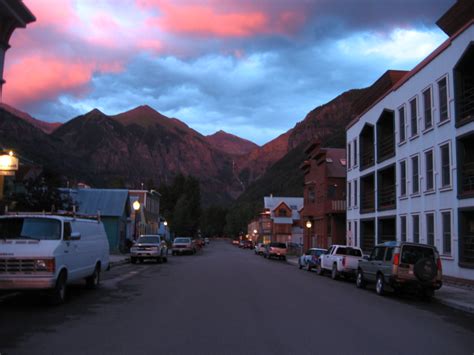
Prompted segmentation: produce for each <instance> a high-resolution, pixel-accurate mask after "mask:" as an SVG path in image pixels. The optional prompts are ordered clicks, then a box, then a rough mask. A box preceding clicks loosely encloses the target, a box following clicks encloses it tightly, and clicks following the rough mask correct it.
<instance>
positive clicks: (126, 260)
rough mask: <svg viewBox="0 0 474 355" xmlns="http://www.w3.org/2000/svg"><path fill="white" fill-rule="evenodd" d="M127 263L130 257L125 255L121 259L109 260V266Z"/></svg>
mask: <svg viewBox="0 0 474 355" xmlns="http://www.w3.org/2000/svg"><path fill="white" fill-rule="evenodd" d="M128 263H130V258H129V257H126V258H125V259H122V260H117V261H111V262H109V266H110V268H113V267H115V266H119V265H124V264H128Z"/></svg>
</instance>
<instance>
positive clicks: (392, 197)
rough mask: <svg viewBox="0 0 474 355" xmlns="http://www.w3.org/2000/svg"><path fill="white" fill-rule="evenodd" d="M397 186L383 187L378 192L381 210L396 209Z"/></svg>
mask: <svg viewBox="0 0 474 355" xmlns="http://www.w3.org/2000/svg"><path fill="white" fill-rule="evenodd" d="M396 197H397V194H396V189H395V185H388V186H382V187H380V188H379V190H378V200H379V208H380V209H390V208H395V204H396V200H397V199H396Z"/></svg>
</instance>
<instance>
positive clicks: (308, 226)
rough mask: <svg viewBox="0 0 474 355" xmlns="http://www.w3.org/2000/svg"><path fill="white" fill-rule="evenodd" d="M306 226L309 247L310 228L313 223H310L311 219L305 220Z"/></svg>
mask: <svg viewBox="0 0 474 355" xmlns="http://www.w3.org/2000/svg"><path fill="white" fill-rule="evenodd" d="M306 228H307V229H308V248H309V247H310V243H311V234H312V233H311V228H313V223H311V220H309V219H308V220H307V221H306Z"/></svg>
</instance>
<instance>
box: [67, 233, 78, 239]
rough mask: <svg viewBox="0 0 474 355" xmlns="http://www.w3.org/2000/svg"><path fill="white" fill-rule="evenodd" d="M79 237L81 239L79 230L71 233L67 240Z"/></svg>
mask: <svg viewBox="0 0 474 355" xmlns="http://www.w3.org/2000/svg"><path fill="white" fill-rule="evenodd" d="M79 239H81V233H79V232H73V233H71V237H70V238H69V240H79Z"/></svg>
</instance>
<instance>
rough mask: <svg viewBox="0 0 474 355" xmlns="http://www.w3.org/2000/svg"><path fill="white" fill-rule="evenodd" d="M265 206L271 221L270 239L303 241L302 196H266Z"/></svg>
mask: <svg viewBox="0 0 474 355" xmlns="http://www.w3.org/2000/svg"><path fill="white" fill-rule="evenodd" d="M264 208H265V211H264V213H266V214H267V215H268V216H269V219H270V222H271V235H270V241H272V242H281V243H294V244H302V243H303V228H302V226H301V218H300V211H301V209H302V208H303V198H302V197H274V196H267V197H264Z"/></svg>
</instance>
